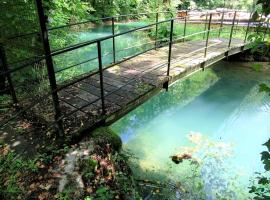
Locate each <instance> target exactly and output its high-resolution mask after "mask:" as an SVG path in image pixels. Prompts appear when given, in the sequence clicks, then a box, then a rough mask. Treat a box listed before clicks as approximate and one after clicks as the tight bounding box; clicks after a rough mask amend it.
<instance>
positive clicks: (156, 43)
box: [155, 12, 158, 50]
mask: <svg viewBox="0 0 270 200" xmlns="http://www.w3.org/2000/svg"><path fill="white" fill-rule="evenodd" d="M157 23H158V12H157V13H156V37H155V50H157V46H158V42H157V41H158V24H157Z"/></svg>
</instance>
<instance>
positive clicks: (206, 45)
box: [204, 13, 212, 58]
mask: <svg viewBox="0 0 270 200" xmlns="http://www.w3.org/2000/svg"><path fill="white" fill-rule="evenodd" d="M211 23H212V13H211V14H210V18H209V23H208V29H207V37H206V42H205V50H204V58H206V56H207V50H208V43H209V35H210V29H211Z"/></svg>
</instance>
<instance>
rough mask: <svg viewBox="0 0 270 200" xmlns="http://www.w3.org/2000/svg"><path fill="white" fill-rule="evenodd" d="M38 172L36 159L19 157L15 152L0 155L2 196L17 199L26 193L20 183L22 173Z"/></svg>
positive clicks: (0, 193) (0, 188) (0, 187)
mask: <svg viewBox="0 0 270 200" xmlns="http://www.w3.org/2000/svg"><path fill="white" fill-rule="evenodd" d="M29 171H30V172H33V173H36V172H37V171H38V168H37V165H36V160H31V159H23V158H19V157H17V154H15V153H14V152H8V153H7V154H6V155H2V156H0V174H1V176H0V197H3V198H4V199H16V198H17V197H18V196H20V197H24V196H25V195H26V193H25V191H24V189H23V187H22V186H21V185H20V184H19V183H20V181H19V176H20V174H21V173H27V172H29Z"/></svg>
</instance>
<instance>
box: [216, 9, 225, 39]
mask: <svg viewBox="0 0 270 200" xmlns="http://www.w3.org/2000/svg"><path fill="white" fill-rule="evenodd" d="M224 13H225V11H224V9H223V12H222V16H221V22H220V27H219V32H218V37H220V34H221V31H222V29H223V21H224Z"/></svg>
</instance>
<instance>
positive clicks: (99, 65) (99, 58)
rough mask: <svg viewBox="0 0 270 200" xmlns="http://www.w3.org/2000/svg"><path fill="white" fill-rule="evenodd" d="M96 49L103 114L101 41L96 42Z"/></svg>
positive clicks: (104, 111)
mask: <svg viewBox="0 0 270 200" xmlns="http://www.w3.org/2000/svg"><path fill="white" fill-rule="evenodd" d="M97 49H98V68H99V80H100V94H101V108H102V115H105V113H106V110H105V99H104V85H103V68H102V53H101V42H100V41H98V42H97Z"/></svg>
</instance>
